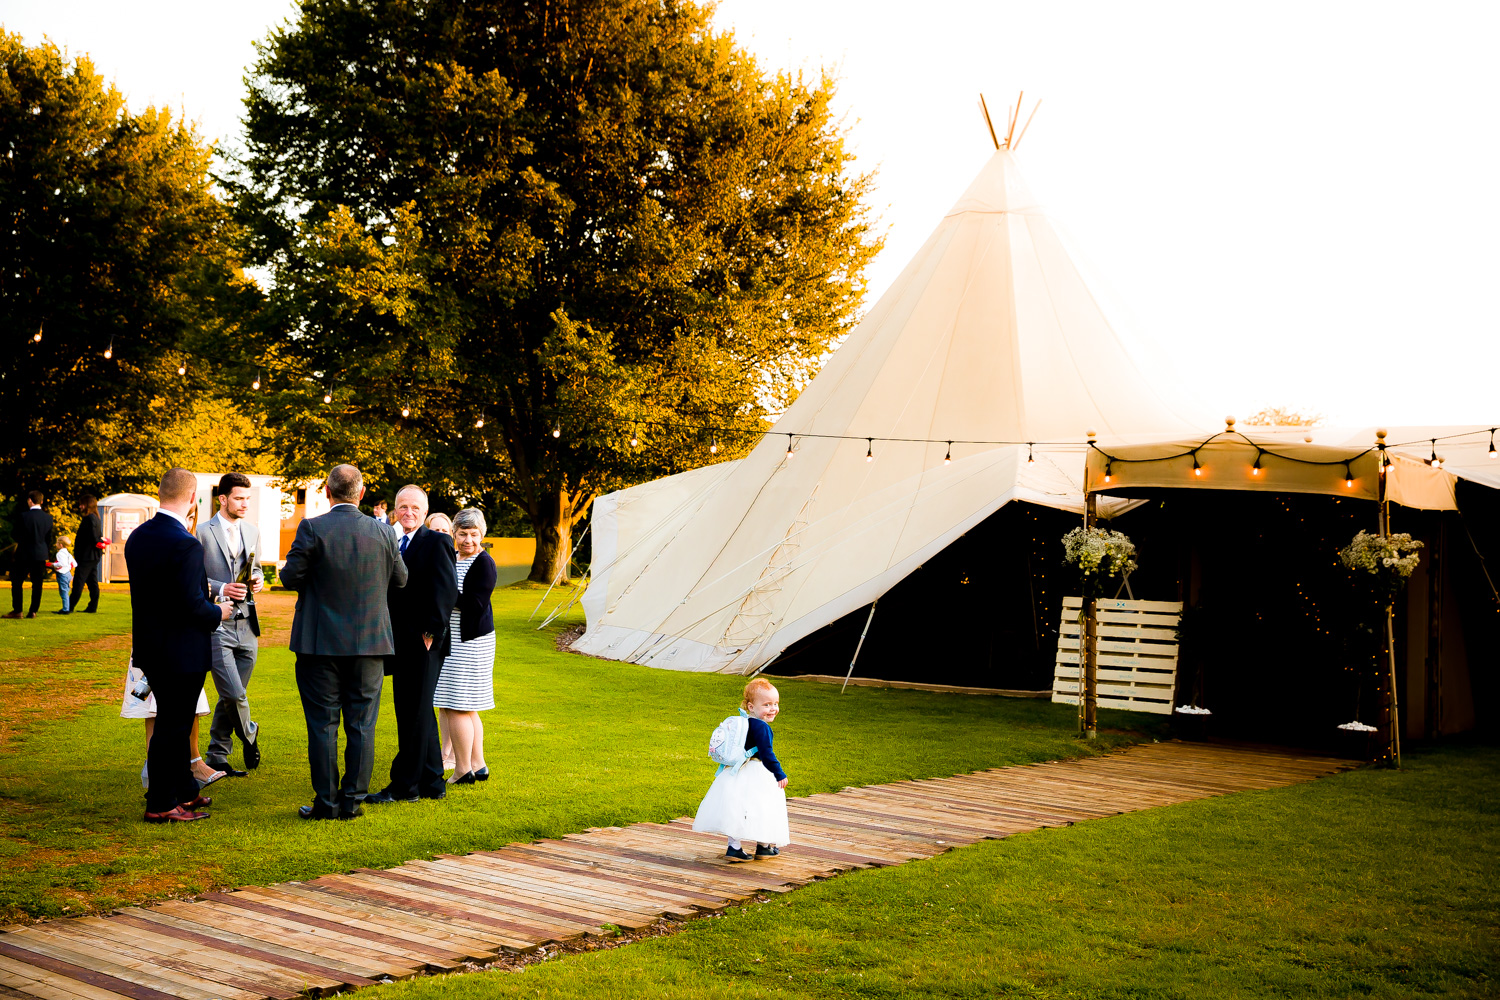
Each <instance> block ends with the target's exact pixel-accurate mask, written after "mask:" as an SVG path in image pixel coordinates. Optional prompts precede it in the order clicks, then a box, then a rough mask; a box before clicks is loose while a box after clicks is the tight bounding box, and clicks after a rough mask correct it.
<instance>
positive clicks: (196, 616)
mask: <svg viewBox="0 0 1500 1000" xmlns="http://www.w3.org/2000/svg"><path fill="white" fill-rule="evenodd" d="M125 562H126V563H127V564H128V565H129V566H130V610H131V613H132V615H133V620H132V622H131V632H132V635H133V639H134V644H135V648H134V651H133V655H134V656H135V665H136V666H138V667H140V668H141V669H142V670H144V671H145V672H146V674H147V676H148V677H149V676H150V675H152V674H153V673H156V672H158V671H162V672H168V673H184V674H188V673H197V672H200V671H206V670H207V669H208V667H209V660H210V657H211V656H212V653H211V645H210V636H212V635H213V632H214V629H216V628H218V627H219V622H220V621H222V620H223V616H222V615H221V614H220V613H219V609H218V607H217V606H216V605H215V604H214V603H213V602H212V601H210V600H209V599H208V575H207V574H206V573H205V572H204V570H203V546H202V545H199V544H198V539H196V538H194V537H193V536H192V534H191V533H190V532H189V531H188V530H187V528H185V527H183V526H182V524H181V522H179V521H177V520H176V519H175V518H173V517H172V516H171V515H170V514H160V513H159V514H157V515H156V516H155V517H153V518H152V519H151V520H149V521H147V522H146V523H145V524H143V525H141V526H140V527H139V528H136V529H135V530H134V531H132V532H131V533H130V538H129V540H128V541H126V542H125Z"/></svg>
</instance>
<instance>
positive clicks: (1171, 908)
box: [369, 748, 1500, 1000]
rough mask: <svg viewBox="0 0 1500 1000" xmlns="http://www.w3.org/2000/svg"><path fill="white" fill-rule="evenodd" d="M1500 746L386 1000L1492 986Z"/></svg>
mask: <svg viewBox="0 0 1500 1000" xmlns="http://www.w3.org/2000/svg"><path fill="white" fill-rule="evenodd" d="M1497 875H1500V751H1497V750H1495V749H1494V748H1481V749H1477V750H1468V751H1455V750H1445V751H1435V752H1423V753H1413V754H1409V755H1408V757H1407V769H1406V770H1404V771H1401V772H1391V771H1373V770H1362V771H1356V772H1351V773H1347V774H1343V775H1339V776H1337V777H1331V778H1325V779H1322V780H1319V781H1316V782H1313V783H1311V784H1304V785H1297V786H1294V787H1290V788H1283V789H1277V790H1274V791H1268V792H1247V793H1242V794H1238V795H1233V796H1228V797H1225V798H1217V799H1208V800H1204V801H1199V802H1191V803H1186V804H1183V805H1176V806H1171V807H1169V808H1165V809H1156V810H1151V811H1147V812H1142V813H1134V814H1131V815H1128V816H1118V817H1114V818H1111V819H1106V820H1096V821H1092V822H1088V823H1083V824H1080V825H1078V826H1074V827H1069V828H1066V829H1060V830H1044V831H1038V832H1036V833H1028V834H1022V835H1018V836H1015V837H1012V838H1010V839H1008V840H1004V841H998V842H996V841H990V842H985V843H983V844H979V845H976V846H973V847H966V848H962V849H959V850H956V851H953V852H951V853H949V854H946V855H943V856H941V857H938V858H934V859H932V860H930V861H922V862H916V863H912V864H907V865H903V866H901V867H899V868H888V869H882V870H877V871H864V872H858V873H855V874H851V875H847V876H843V877H840V878H837V879H833V880H831V881H827V882H822V883H817V884H814V885H812V886H809V887H807V888H805V889H799V890H797V891H796V892H793V893H790V894H788V895H786V896H784V897H778V898H775V899H772V900H771V901H770V902H768V903H765V904H752V905H749V906H746V907H744V908H741V909H738V910H735V911H731V912H730V913H729V914H728V915H726V916H724V917H722V918H717V919H701V920H695V921H690V922H689V923H688V924H687V925H686V927H685V929H684V931H683V932H682V933H680V934H677V935H674V936H670V937H663V938H656V939H654V940H649V941H643V942H640V943H637V944H632V945H629V946H627V947H624V948H620V949H618V950H615V951H606V952H597V953H593V954H587V955H579V956H574V957H565V958H558V959H553V960H550V961H547V962H544V963H541V964H539V965H534V966H532V967H530V968H527V969H525V970H524V971H521V972H498V971H497V972H489V973H480V974H474V975H460V976H444V977H437V978H426V979H418V980H413V981H410V982H407V983H401V984H397V985H394V986H389V987H381V988H379V989H378V991H371V992H370V994H369V1000H449V998H465V1000H488V998H496V1000H499V998H508V997H517V998H519V997H536V996H544V997H548V998H556V1000H567V998H579V1000H584V998H587V1000H594V998H597V997H623V996H629V997H643V998H644V997H651V998H677V1000H738V998H746V1000H749V998H769V997H786V998H801V997H808V998H812V997H871V998H886V997H974V998H980V997H984V998H989V997H1038V998H1041V997H1045V998H1052V997H1056V998H1064V997H1094V998H1121V1000H1125V998H1131V1000H1145V998H1182V1000H1202V998H1235V997H1313V998H1316V997H1329V998H1334V997H1339V998H1342V997H1379V998H1392V1000H1395V998H1412V997H1439V996H1441V997H1494V996H1496V995H1500V932H1497V929H1500V885H1497Z"/></svg>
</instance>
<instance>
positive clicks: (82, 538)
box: [73, 512, 104, 566]
mask: <svg viewBox="0 0 1500 1000" xmlns="http://www.w3.org/2000/svg"><path fill="white" fill-rule="evenodd" d="M73 535H74V538H73V558H74V559H77V560H78V565H80V566H89V565H91V564H93V563H96V562H98V561H99V559H100V557H101V556H103V555H104V553H102V552H100V551H99V543H100V542H101V541H103V540H104V527H103V526H102V525H101V524H100V523H99V514H98V513H97V512H95V513H93V514H85V515H83V517H81V518H79V520H78V530H77V531H75V532H74V533H73Z"/></svg>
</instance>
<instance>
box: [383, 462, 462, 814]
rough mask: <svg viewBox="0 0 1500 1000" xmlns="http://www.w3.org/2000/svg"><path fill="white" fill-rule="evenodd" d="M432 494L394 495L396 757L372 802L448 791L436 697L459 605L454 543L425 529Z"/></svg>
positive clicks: (414, 490) (388, 665)
mask: <svg viewBox="0 0 1500 1000" xmlns="http://www.w3.org/2000/svg"><path fill="white" fill-rule="evenodd" d="M425 520H427V493H426V491H424V490H423V489H422V488H421V487H420V486H403V487H401V490H400V492H398V493H397V494H396V523H397V525H399V527H400V529H401V535H400V537H399V538H398V539H397V542H396V548H397V550H398V551H399V552H400V553H401V559H402V561H403V562H404V563H405V564H406V572H407V579H406V586H404V587H399V586H392V587H391V588H390V591H389V593H388V599H389V602H390V610H391V638H392V644H393V645H394V647H395V652H394V653H393V654H391V655H390V656H388V657H386V661H385V672H386V673H388V674H390V675H391V700H392V702H393V703H394V705H395V708H396V759H395V760H393V761H391V782H390V784H388V785H386V786H385V788H384V789H382V790H381V791H379V792H376V793H375V794H374V795H371V796H370V797H368V798H367V799H365V801H366V802H368V803H370V804H371V805H383V804H385V803H389V802H415V801H417V799H419V798H423V799H441V798H443V797H444V796H445V795H447V794H448V786H447V785H446V784H445V783H444V781H443V750H442V746H441V744H440V743H439V742H438V727H437V716H436V715H435V714H434V710H433V707H432V696H433V693H434V692H435V691H436V690H437V682H438V674H439V673H441V672H442V669H443V657H444V656H446V655H447V653H448V624H449V623H448V619H449V616H450V615H452V614H453V606H454V605H455V604H456V603H458V570H457V568H456V563H457V562H458V555H457V553H455V552H454V551H453V539H451V538H449V537H448V536H447V535H444V534H442V533H441V532H437V531H433V530H432V529H430V528H427V527H425V526H424V525H423V523H422V522H424V521H425Z"/></svg>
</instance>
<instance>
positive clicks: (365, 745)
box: [281, 465, 406, 820]
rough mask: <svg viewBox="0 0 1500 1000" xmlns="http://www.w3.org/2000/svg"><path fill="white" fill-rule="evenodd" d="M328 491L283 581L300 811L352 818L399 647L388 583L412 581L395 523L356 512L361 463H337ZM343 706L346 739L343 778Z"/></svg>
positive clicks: (371, 762)
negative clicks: (300, 740) (301, 785)
mask: <svg viewBox="0 0 1500 1000" xmlns="http://www.w3.org/2000/svg"><path fill="white" fill-rule="evenodd" d="M323 490H324V492H325V493H327V494H328V499H329V501H330V502H331V503H332V504H333V507H332V509H331V510H329V511H328V513H326V514H323V515H321V516H319V517H312V518H308V519H306V520H304V521H303V522H302V523H301V524H299V525H298V526H297V538H296V540H295V541H294V542H293V543H292V547H291V550H290V551H288V552H287V554H286V566H285V568H284V569H283V570H282V571H281V579H282V582H283V583H285V584H286V585H287V586H288V587H291V588H292V589H293V590H295V591H297V611H296V614H295V615H294V616H293V618H292V641H291V648H292V652H293V653H295V654H297V690H298V692H299V693H300V694H301V695H302V714H303V715H304V716H305V717H306V719H307V759H308V763H309V764H310V765H311V768H312V784H313V792H314V799H313V803H312V805H310V806H303V807H301V809H300V810H299V813H298V815H300V816H301V817H302V818H303V819H308V820H316V819H353V818H354V817H355V816H358V815H360V814H361V813H362V812H363V809H361V808H360V803H361V802H363V801H365V796H366V794H367V793H368V792H369V790H370V775H371V773H372V772H373V771H374V770H375V722H376V720H377V719H378V718H379V715H380V688H381V685H382V684H383V682H384V673H385V670H384V668H385V657H386V656H389V655H390V654H391V653H392V652H393V651H394V650H395V648H396V647H395V646H394V644H393V643H392V639H391V619H390V613H389V611H388V609H387V604H386V591H387V589H388V588H389V589H393V590H394V589H399V588H401V587H404V586H406V564H405V563H403V562H402V561H401V555H400V553H399V552H397V550H396V538H395V535H394V534H393V533H392V532H391V529H390V528H389V527H388V526H385V525H381V524H378V523H376V522H375V520H374V519H373V518H368V517H365V516H364V515H363V514H361V513H360V511H359V507H358V506H357V505H358V504H359V500H360V498H361V497H363V496H364V494H365V485H364V478H363V477H362V476H361V475H360V472H359V470H358V469H356V468H355V467H354V466H352V465H339V466H335V467H334V468H333V469H332V470H331V471H330V472H329V473H328V479H327V480H326V481H325V482H324V486H323ZM340 713H342V715H343V721H344V735H345V737H346V738H347V745H346V747H345V749H344V775H343V781H342V784H341V783H340V780H339V761H338V750H339V716H340Z"/></svg>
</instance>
